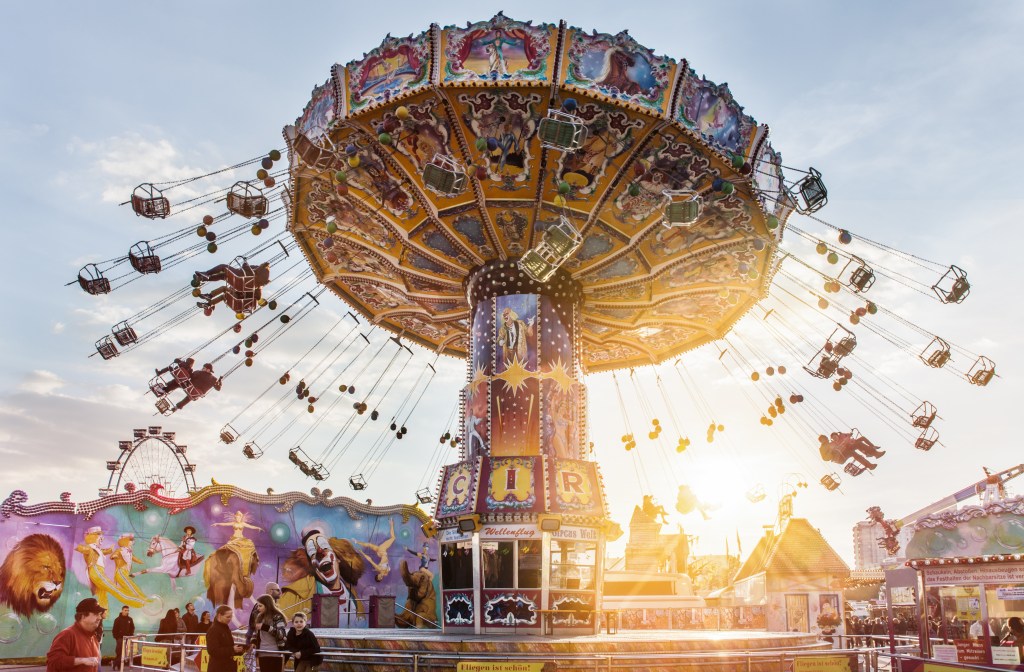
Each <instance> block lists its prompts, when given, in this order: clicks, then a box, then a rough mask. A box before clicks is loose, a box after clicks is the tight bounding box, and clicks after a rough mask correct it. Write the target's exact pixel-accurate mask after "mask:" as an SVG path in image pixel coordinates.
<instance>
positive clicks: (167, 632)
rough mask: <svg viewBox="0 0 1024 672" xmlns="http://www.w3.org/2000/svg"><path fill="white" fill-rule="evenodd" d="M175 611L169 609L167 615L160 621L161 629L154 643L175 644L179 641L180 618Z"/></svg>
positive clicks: (158, 630)
mask: <svg viewBox="0 0 1024 672" xmlns="http://www.w3.org/2000/svg"><path fill="white" fill-rule="evenodd" d="M175 611H176V610H175V609H168V610H167V615H166V616H164V617H163V618H161V619H160V627H159V628H158V629H157V635H156V637H155V639H154V641H157V642H172V643H173V642H175V641H177V639H178V616H177V614H175Z"/></svg>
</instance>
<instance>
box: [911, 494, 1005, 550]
mask: <svg viewBox="0 0 1024 672" xmlns="http://www.w3.org/2000/svg"><path fill="white" fill-rule="evenodd" d="M1022 553H1024V497H1010V498H1007V499H1003V500H1001V501H996V502H992V503H990V504H980V505H971V506H963V507H960V508H959V509H956V510H953V511H944V512H942V513H936V514H932V515H930V516H925V517H923V518H920V519H918V520H917V521H916V522H915V523H914V536H913V537H911V539H910V543H909V544H907V551H906V554H907V557H908V558H954V557H969V556H982V555H1018V556H1019V555H1021V554H1022Z"/></svg>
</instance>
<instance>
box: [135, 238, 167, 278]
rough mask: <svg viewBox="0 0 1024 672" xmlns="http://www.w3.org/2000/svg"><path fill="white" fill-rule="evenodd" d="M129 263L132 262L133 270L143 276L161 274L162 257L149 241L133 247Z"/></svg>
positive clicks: (141, 241)
mask: <svg viewBox="0 0 1024 672" xmlns="http://www.w3.org/2000/svg"><path fill="white" fill-rule="evenodd" d="M128 261H130V262H131V264H132V268H134V269H135V270H136V271H138V272H139V273H142V274H143V275H146V274H148V273H159V272H160V257H158V256H157V254H156V252H155V251H154V250H153V247H152V246H151V245H150V244H149V242H148V241H145V240H140V241H139V242H137V243H135V244H134V245H132V247H131V249H130V250H129V251H128Z"/></svg>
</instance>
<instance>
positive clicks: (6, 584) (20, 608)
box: [0, 534, 67, 617]
mask: <svg viewBox="0 0 1024 672" xmlns="http://www.w3.org/2000/svg"><path fill="white" fill-rule="evenodd" d="M66 570H67V566H66V563H65V561H64V549H63V548H61V545H60V544H59V543H58V542H57V540H56V539H54V538H53V537H51V536H49V535H47V534H30V535H28V536H27V537H25V538H24V539H22V540H21V541H19V542H18V543H16V544H15V545H14V548H12V549H11V552H10V553H8V554H7V558H6V559H5V560H4V564H3V565H2V566H0V602H2V603H4V604H6V605H7V606H8V607H10V608H11V610H12V611H14V612H16V613H18V614H21V615H22V616H26V617H28V616H31V615H32V612H34V611H49V610H50V608H51V607H52V606H53V605H54V603H55V602H56V601H57V600H58V598H60V594H61V591H62V590H64V574H65V571H66Z"/></svg>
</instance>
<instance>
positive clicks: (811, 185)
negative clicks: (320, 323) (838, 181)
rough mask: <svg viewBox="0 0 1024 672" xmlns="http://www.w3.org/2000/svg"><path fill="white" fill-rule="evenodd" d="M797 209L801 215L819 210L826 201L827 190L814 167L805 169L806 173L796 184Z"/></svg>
mask: <svg viewBox="0 0 1024 672" xmlns="http://www.w3.org/2000/svg"><path fill="white" fill-rule="evenodd" d="M796 190H797V193H798V194H799V195H800V198H799V199H794V200H797V207H796V209H797V211H798V212H799V213H800V214H802V215H808V214H810V213H812V212H817V211H818V210H821V209H822V208H823V207H825V205H826V204H827V203H828V190H826V189H825V183H824V182H822V180H821V173H820V172H818V171H817V170H815V169H814V168H808V169H807V175H806V176H805V177H804V178H803V179H802V180H800V181H799V182H798V183H797V184H796Z"/></svg>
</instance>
